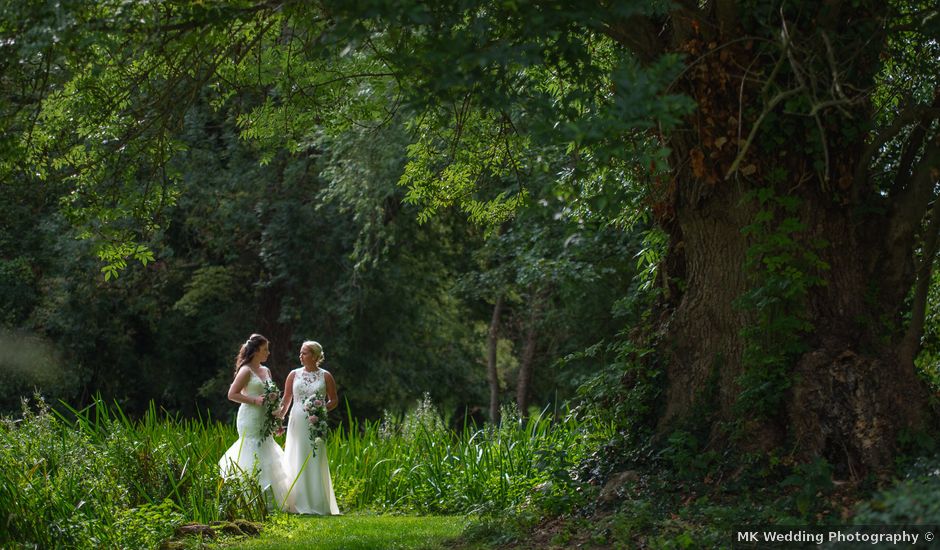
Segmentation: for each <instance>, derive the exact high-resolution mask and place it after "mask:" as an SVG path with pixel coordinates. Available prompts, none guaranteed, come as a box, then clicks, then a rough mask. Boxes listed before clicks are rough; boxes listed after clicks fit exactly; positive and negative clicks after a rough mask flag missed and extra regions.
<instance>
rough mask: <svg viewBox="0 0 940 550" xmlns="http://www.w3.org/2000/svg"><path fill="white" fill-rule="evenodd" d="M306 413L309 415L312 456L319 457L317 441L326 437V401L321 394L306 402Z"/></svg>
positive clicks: (308, 423)
mask: <svg viewBox="0 0 940 550" xmlns="http://www.w3.org/2000/svg"><path fill="white" fill-rule="evenodd" d="M304 412H305V413H306V414H307V427H308V429H309V430H310V447H311V448H312V449H313V451H312V452H313V454H312V455H311V456H317V440H318V439H320V440H322V439H323V438H325V437H326V431H327V424H326V400H325V399H324V398H323V396H322V395H321V394H319V393H315V394H313V395H311V396H310V397H308V398H307V399H306V401H304Z"/></svg>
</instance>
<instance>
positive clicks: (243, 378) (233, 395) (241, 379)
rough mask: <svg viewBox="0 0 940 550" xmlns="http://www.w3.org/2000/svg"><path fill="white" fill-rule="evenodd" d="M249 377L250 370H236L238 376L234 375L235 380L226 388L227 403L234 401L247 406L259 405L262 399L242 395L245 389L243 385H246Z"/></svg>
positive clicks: (244, 368) (242, 368)
mask: <svg viewBox="0 0 940 550" xmlns="http://www.w3.org/2000/svg"><path fill="white" fill-rule="evenodd" d="M250 377H251V369H249V368H248V367H241V368H240V369H238V374H236V375H235V380H233V381H232V385H231V386H229V388H228V399H229V401H234V402H236V403H245V404H248V405H260V404H261V402H262V399H264V398H263V397H261V396H260V395H259V396H257V397H251V396H250V395H245V394H243V393H242V390H243V389H245V385H246V384H248V379H249V378H250Z"/></svg>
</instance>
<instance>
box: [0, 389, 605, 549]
mask: <svg viewBox="0 0 940 550" xmlns="http://www.w3.org/2000/svg"><path fill="white" fill-rule="evenodd" d="M21 415H22V416H20V417H18V418H15V419H14V418H5V419H4V420H3V424H2V426H0V442H2V443H3V444H2V445H0V471H2V473H0V495H2V496H3V498H2V499H0V512H2V513H3V514H4V517H7V518H9V521H8V523H7V524H6V525H7V527H6V529H4V530H3V531H2V534H0V537H2V538H0V544H3V545H4V546H6V545H8V544H14V545H16V544H21V545H30V544H37V545H39V546H41V547H44V548H53V547H80V548H91V547H101V546H113V547H119V548H142V547H153V546H156V545H157V544H158V543H159V542H160V541H161V540H163V539H166V538H168V537H169V536H170V535H172V534H173V531H174V529H175V527H177V526H179V525H181V524H182V523H184V522H193V521H195V522H199V523H210V522H213V521H217V520H233V519H236V518H239V519H249V520H264V519H266V518H267V517H268V510H267V509H266V504H265V498H264V495H262V494H261V493H260V491H259V490H258V489H257V486H256V485H253V484H252V483H251V481H250V480H249V481H247V482H244V483H243V482H241V481H239V480H229V481H225V482H223V481H222V479H221V478H220V477H219V468H218V458H219V457H220V456H221V455H222V453H223V452H224V451H225V449H226V448H227V447H228V445H230V444H231V442H232V441H233V440H234V439H235V434H234V430H233V428H232V427H231V426H230V425H226V424H219V423H218V422H215V421H208V420H207V421H203V420H195V421H193V420H181V419H179V418H178V417H177V416H175V415H169V416H168V415H166V414H163V413H158V412H157V411H156V410H155V409H154V408H151V409H149V410H148V412H147V413H146V414H145V415H144V416H143V417H142V418H141V419H140V420H138V421H132V420H129V419H128V418H127V417H126V416H125V414H124V412H123V411H122V410H121V409H120V408H119V407H117V406H109V405H107V404H106V403H105V402H103V401H100V400H99V401H95V403H94V405H93V406H91V407H89V408H87V409H85V410H82V411H69V412H68V413H67V414H62V415H60V414H59V413H56V412H54V411H51V410H50V409H49V408H48V407H47V406H46V405H45V403H44V402H42V401H38V402H37V403H35V404H34V405H28V404H26V403H24V405H23V410H22V413H21ZM350 424H351V429H350V430H342V429H337V430H334V431H333V432H332V433H331V434H330V437H329V438H328V453H329V457H330V465H331V469H332V472H333V482H334V485H335V488H336V493H337V497H338V501H339V503H340V507H341V509H342V510H343V511H344V512H356V511H373V512H375V511H393V512H419V513H461V514H468V513H483V514H488V515H499V514H502V513H504V512H505V511H507V510H514V509H522V508H525V507H528V506H529V505H530V501H531V499H532V492H533V488H535V487H537V486H540V487H541V488H542V491H543V492H544V495H546V498H548V497H551V498H554V499H556V500H557V499H569V498H570V497H569V496H568V495H567V491H568V490H569V489H570V488H571V486H572V483H573V482H572V479H571V478H570V476H569V475H568V471H569V470H570V469H571V468H572V467H573V465H574V464H576V463H577V462H579V461H580V460H582V459H583V458H584V457H586V456H587V455H588V454H590V452H591V451H592V449H593V447H594V446H595V445H596V441H597V440H598V439H605V438H607V437H609V436H610V431H611V427H610V426H605V425H603V424H598V423H592V422H582V421H578V420H576V419H575V418H574V417H573V416H571V415H568V416H566V417H564V418H562V419H560V420H558V421H554V420H553V419H552V418H551V416H550V415H547V414H545V415H535V416H531V417H530V418H529V419H528V420H520V419H519V418H518V416H514V415H512V414H509V413H507V414H505V415H504V419H503V423H502V424H501V425H500V426H498V427H488V428H486V429H482V430H477V429H475V428H472V427H469V426H468V427H466V428H465V429H462V430H460V431H458V432H453V431H451V430H449V429H448V428H446V427H445V426H444V421H443V419H442V417H441V416H440V413H439V411H437V409H436V408H435V407H434V406H433V405H432V404H431V402H430V401H429V399H428V398H425V400H424V401H422V402H421V403H420V404H419V406H418V407H417V408H416V409H415V410H413V411H410V412H409V413H408V414H406V415H405V416H404V417H402V418H400V419H398V420H396V419H395V416H394V415H392V414H391V413H390V414H389V415H387V417H386V419H385V421H383V422H382V423H379V422H374V423H372V422H366V423H364V424H363V425H361V426H360V425H357V422H356V421H355V420H351V422H350Z"/></svg>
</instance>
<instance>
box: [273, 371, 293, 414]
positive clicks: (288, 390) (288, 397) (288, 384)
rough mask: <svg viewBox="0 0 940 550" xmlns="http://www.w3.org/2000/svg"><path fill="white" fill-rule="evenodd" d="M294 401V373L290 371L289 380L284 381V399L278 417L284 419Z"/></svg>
mask: <svg viewBox="0 0 940 550" xmlns="http://www.w3.org/2000/svg"><path fill="white" fill-rule="evenodd" d="M293 399H294V371H290V374H288V375H287V380H285V381H284V399H282V400H281V408H280V409H278V410H277V417H278V418H284V416H285V415H286V414H287V409H289V408H290V403H291V401H293Z"/></svg>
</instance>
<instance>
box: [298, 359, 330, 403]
mask: <svg viewBox="0 0 940 550" xmlns="http://www.w3.org/2000/svg"><path fill="white" fill-rule="evenodd" d="M325 376H326V371H325V370H323V369H317V370H315V371H313V372H309V371H308V370H307V369H304V368H299V369H296V370H294V387H293V392H294V404H295V405H300V406H301V407H302V406H303V403H304V401H305V400H306V399H307V398H308V397H310V396H311V395H313V394H315V393H319V394H320V395H321V396H323V397H324V398H325V397H326V382H325V379H324V377H325Z"/></svg>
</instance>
